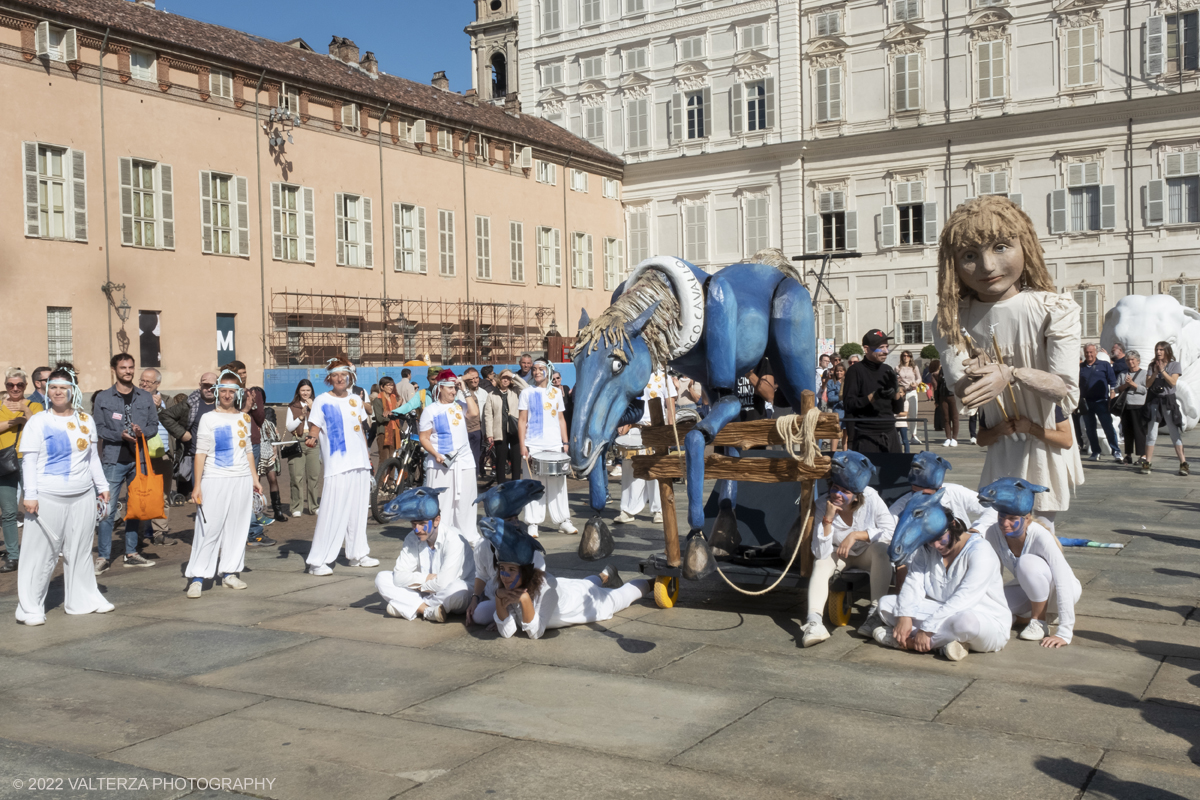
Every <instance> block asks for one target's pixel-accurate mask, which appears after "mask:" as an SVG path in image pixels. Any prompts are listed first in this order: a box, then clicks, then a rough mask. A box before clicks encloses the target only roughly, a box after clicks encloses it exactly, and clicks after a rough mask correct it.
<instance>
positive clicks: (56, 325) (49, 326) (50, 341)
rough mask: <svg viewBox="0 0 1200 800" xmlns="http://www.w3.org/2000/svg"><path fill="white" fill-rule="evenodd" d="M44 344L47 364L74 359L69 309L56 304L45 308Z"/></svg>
mask: <svg viewBox="0 0 1200 800" xmlns="http://www.w3.org/2000/svg"><path fill="white" fill-rule="evenodd" d="M46 346H47V347H46V349H47V353H48V355H49V358H48V359H47V361H46V363H48V364H55V363H58V362H59V361H74V360H75V355H74V348H73V347H72V345H71V309H69V308H59V307H56V306H50V307H49V308H47V309H46Z"/></svg>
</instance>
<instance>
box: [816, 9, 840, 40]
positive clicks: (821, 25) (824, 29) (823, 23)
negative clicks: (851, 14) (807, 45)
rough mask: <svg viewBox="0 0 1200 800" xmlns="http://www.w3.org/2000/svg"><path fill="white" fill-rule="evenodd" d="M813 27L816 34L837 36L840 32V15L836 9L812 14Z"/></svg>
mask: <svg viewBox="0 0 1200 800" xmlns="http://www.w3.org/2000/svg"><path fill="white" fill-rule="evenodd" d="M813 28H814V29H815V30H816V31H817V36H837V35H838V34H839V33H841V32H842V16H841V14H840V13H839V12H837V11H826V12H824V13H821V14H816V15H814V16H813Z"/></svg>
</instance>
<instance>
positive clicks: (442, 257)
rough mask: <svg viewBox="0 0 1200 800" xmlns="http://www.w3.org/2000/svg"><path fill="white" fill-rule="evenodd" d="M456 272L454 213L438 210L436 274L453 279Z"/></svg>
mask: <svg viewBox="0 0 1200 800" xmlns="http://www.w3.org/2000/svg"><path fill="white" fill-rule="evenodd" d="M457 272H458V270H457V268H456V267H455V265H454V212H453V211H446V210H445V209H438V274H439V275H441V276H443V277H453V276H454V275H456V274H457Z"/></svg>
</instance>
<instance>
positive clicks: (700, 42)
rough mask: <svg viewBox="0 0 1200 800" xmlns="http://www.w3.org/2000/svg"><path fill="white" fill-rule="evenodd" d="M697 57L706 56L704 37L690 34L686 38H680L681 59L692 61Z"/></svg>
mask: <svg viewBox="0 0 1200 800" xmlns="http://www.w3.org/2000/svg"><path fill="white" fill-rule="evenodd" d="M696 58H704V37H703V36H689V37H687V38H686V39H680V40H679V60H680V61H691V60H692V59H696Z"/></svg>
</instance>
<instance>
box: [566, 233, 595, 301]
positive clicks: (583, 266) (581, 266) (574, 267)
mask: <svg viewBox="0 0 1200 800" xmlns="http://www.w3.org/2000/svg"><path fill="white" fill-rule="evenodd" d="M594 284H595V278H594V275H593V266H592V235H591V234H590V233H574V234H572V235H571V287H572V288H575V289H591V288H593V286H594Z"/></svg>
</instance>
